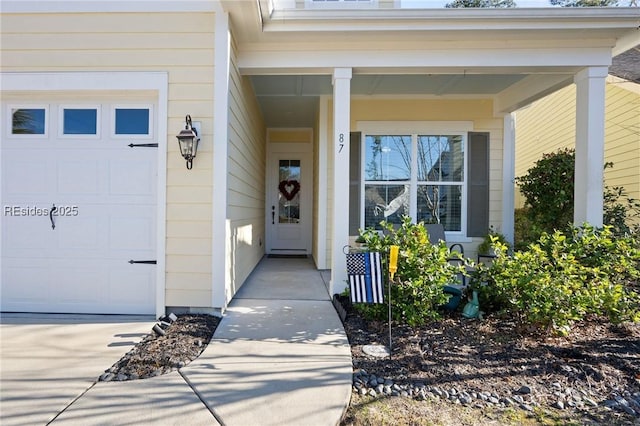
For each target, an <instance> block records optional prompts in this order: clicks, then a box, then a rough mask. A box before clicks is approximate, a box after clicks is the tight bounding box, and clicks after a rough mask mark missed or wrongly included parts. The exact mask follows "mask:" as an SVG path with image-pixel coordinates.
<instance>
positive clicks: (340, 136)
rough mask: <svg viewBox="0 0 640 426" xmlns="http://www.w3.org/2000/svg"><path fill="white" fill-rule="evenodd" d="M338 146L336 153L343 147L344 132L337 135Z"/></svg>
mask: <svg viewBox="0 0 640 426" xmlns="http://www.w3.org/2000/svg"><path fill="white" fill-rule="evenodd" d="M338 146H339V147H340V148H339V149H338V153H341V152H342V148H344V133H340V135H339V136H338Z"/></svg>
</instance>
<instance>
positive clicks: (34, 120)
mask: <svg viewBox="0 0 640 426" xmlns="http://www.w3.org/2000/svg"><path fill="white" fill-rule="evenodd" d="M11 134H12V135H43V136H45V135H46V134H47V109H46V108H40V107H37V108H35V107H25V108H11Z"/></svg>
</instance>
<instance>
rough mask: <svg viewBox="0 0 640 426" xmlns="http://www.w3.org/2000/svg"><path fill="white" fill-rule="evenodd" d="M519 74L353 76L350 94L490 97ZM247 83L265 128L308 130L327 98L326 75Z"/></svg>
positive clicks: (265, 78)
mask: <svg viewBox="0 0 640 426" xmlns="http://www.w3.org/2000/svg"><path fill="white" fill-rule="evenodd" d="M525 77H526V75H523V74H500V75H492V74H490V75H465V74H408V75H379V74H378V75H370V74H354V76H353V78H352V81H351V94H352V95H353V96H361V95H365V96H366V95H368V96H373V95H403V96H407V95H410V96H438V97H455V96H464V97H493V96H495V95H496V94H497V93H499V92H501V91H503V90H504V89H506V88H508V87H509V86H511V85H512V84H514V83H516V82H518V81H520V80H522V79H523V78H525ZM250 78H251V82H252V84H253V88H254V91H255V94H256V96H257V98H258V102H259V104H260V107H261V109H262V114H263V117H264V119H265V122H266V124H267V126H269V127H311V126H313V124H314V120H315V112H316V108H317V104H318V97H319V96H321V95H331V94H332V93H333V87H332V85H331V76H330V75H254V76H251V77H250Z"/></svg>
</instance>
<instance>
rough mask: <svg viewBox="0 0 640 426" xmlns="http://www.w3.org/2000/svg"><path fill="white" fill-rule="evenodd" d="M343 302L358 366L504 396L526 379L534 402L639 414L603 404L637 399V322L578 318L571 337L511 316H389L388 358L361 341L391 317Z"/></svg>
mask: <svg viewBox="0 0 640 426" xmlns="http://www.w3.org/2000/svg"><path fill="white" fill-rule="evenodd" d="M341 302H342V305H344V308H345V310H346V313H347V316H346V318H345V320H344V327H345V331H346V333H347V335H348V338H349V342H350V344H351V353H352V356H353V363H354V369H355V370H358V369H364V370H366V372H367V373H368V374H372V373H373V374H375V375H377V376H378V377H384V378H388V379H392V380H393V381H394V382H395V383H404V384H411V383H416V382H419V383H423V384H425V385H427V386H438V387H440V388H442V389H450V388H456V389H457V390H458V391H460V390H461V389H464V390H466V391H468V392H482V391H487V392H492V393H495V394H497V395H500V396H513V395H514V394H516V393H517V392H518V390H519V389H521V387H522V386H526V387H528V388H530V389H531V393H530V394H529V395H526V397H525V399H527V400H528V402H532V403H534V406H538V407H552V406H554V405H557V403H558V401H559V400H560V401H562V402H563V404H562V405H565V408H564V410H565V411H566V410H580V411H584V412H588V415H589V418H592V419H600V420H602V421H605V423H607V422H608V420H611V419H612V418H614V417H615V418H619V417H622V418H625V416H627V419H628V420H630V421H632V422H633V421H638V422H640V411H638V413H637V416H636V415H633V414H631V415H629V413H627V412H624V410H622V409H621V408H623V407H619V406H618V407H615V406H614V407H613V409H611V408H608V407H607V406H606V405H613V404H612V403H611V401H616V397H618V398H620V397H623V396H625V395H626V396H627V397H629V395H631V398H634V399H635V398H636V397H633V394H634V393H636V395H637V392H640V324H622V325H612V324H610V323H607V322H606V321H601V320H599V319H596V318H594V319H591V320H589V321H586V322H584V323H581V324H579V325H577V326H576V327H575V328H574V329H573V330H572V332H571V334H570V336H569V337H548V336H542V335H534V334H531V333H527V332H526V331H523V330H519V329H518V328H517V327H516V325H515V324H514V323H513V322H510V321H509V320H508V319H504V318H496V317H491V316H490V317H488V318H485V319H483V320H469V319H465V318H463V317H462V316H461V315H460V313H452V314H447V315H445V318H444V319H442V320H440V321H436V322H433V323H431V324H428V325H425V326H422V327H415V328H411V327H408V326H400V325H397V324H392V344H393V354H392V357H391V359H389V358H373V357H371V356H368V355H366V354H364V353H363V351H362V346H363V345H369V344H381V345H388V340H389V335H388V324H387V322H375V321H367V320H365V319H363V318H362V317H361V316H360V315H359V314H358V313H357V312H356V311H355V310H354V309H353V308H352V307H351V306H350V303H349V301H348V299H347V298H342V299H341ZM577 392H581V398H579V399H580V401H578V402H577V404H576V407H572V406H571V405H569V401H573V402H576V400H575V399H574V398H573V394H574V393H577ZM587 398H588V399H589V400H591V401H594V402H596V403H597V404H598V406H597V407H594V406H593V404H591V403H587ZM627 399H630V398H627ZM607 401H610V402H607ZM480 406H482V404H480ZM607 419H608V420H607Z"/></svg>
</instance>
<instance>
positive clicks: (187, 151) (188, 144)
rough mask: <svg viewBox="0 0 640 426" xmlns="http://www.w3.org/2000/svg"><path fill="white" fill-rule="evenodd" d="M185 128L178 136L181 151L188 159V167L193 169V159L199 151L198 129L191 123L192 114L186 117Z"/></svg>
mask: <svg viewBox="0 0 640 426" xmlns="http://www.w3.org/2000/svg"><path fill="white" fill-rule="evenodd" d="M184 120H185V126H184V129H182V130H181V131H180V134H178V136H176V138H178V143H179V144H180V153H181V154H182V156H183V157H184V159H185V160H187V169H189V170H191V167H192V166H193V159H194V158H196V154H197V152H198V142H200V138H199V137H198V131H197V130H196V129H195V128H194V127H193V124H192V123H191V116H190V115H187V116H186V117H185V118H184Z"/></svg>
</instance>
